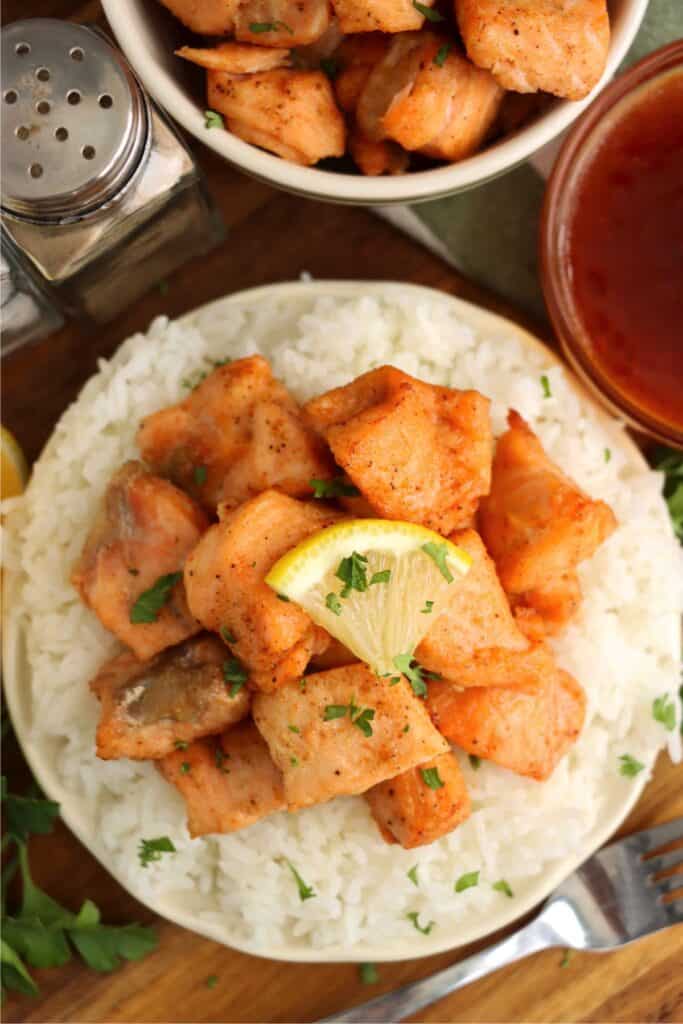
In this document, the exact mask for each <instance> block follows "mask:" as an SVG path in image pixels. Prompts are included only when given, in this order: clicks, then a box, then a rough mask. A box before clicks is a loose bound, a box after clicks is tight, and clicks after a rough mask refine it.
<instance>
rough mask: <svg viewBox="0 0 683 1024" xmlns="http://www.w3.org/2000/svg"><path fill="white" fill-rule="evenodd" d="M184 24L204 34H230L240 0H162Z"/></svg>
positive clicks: (199, 33)
mask: <svg viewBox="0 0 683 1024" xmlns="http://www.w3.org/2000/svg"><path fill="white" fill-rule="evenodd" d="M161 3H162V4H163V5H164V7H167V8H168V10H169V11H170V12H171V14H174V15H175V16H176V18H179V19H180V21H182V23H183V25H185V26H187V28H189V29H191V30H192V31H193V32H196V33H197V34H198V35H204V36H228V35H230V33H231V32H232V31H233V29H234V27H235V14H236V12H237V8H238V7H239V5H240V0H161Z"/></svg>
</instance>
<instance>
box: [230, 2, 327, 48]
mask: <svg viewBox="0 0 683 1024" xmlns="http://www.w3.org/2000/svg"><path fill="white" fill-rule="evenodd" d="M329 25H330V4H329V0H242V2H241V3H240V5H239V7H238V8H237V12H236V14H235V38H236V39H238V40H239V41H240V42H244V43H258V44H259V45H260V46H308V45H309V44H310V43H314V42H315V41H316V40H317V39H320V37H321V36H322V35H324V33H325V32H326V31H327V29H328V28H329Z"/></svg>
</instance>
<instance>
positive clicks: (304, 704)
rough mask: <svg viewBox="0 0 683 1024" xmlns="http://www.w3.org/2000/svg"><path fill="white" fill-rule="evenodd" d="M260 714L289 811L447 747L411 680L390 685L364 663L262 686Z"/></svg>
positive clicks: (256, 707)
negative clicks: (277, 685) (265, 689)
mask: <svg viewBox="0 0 683 1024" xmlns="http://www.w3.org/2000/svg"><path fill="white" fill-rule="evenodd" d="M253 714H254V721H255V722H256V725H257V726H258V728H259V730H260V732H261V735H262V736H263V737H264V739H265V740H266V742H267V744H268V746H269V748H270V753H271V755H272V757H273V760H274V761H275V764H276V765H277V766H278V768H280V770H281V771H282V773H283V775H284V780H285V796H286V798H287V806H288V807H289V809H290V810H296V809H297V808H299V807H308V806H309V805H311V804H318V803H323V802H324V801H326V800H331V799H332V797H335V796H340V795H342V794H353V793H363V792H365V790H367V789H370V787H371V786H374V785H376V784H377V783H379V782H382V781H383V780H384V779H387V778H393V777H394V776H395V775H400V774H401V773H402V772H405V771H408V770H409V769H410V768H414V767H415V766H416V765H419V764H424V762H425V761H428V760H429V759H430V758H432V757H435V756H436V755H437V754H441V753H443V752H444V751H445V750H447V749H448V744H447V743H446V741H445V740H444V739H443V737H442V736H440V735H439V733H438V732H437V730H436V729H435V728H434V726H433V725H432V723H431V721H430V719H429V715H428V714H427V711H426V709H425V706H424V703H423V701H421V700H419V699H418V698H417V697H416V696H415V695H414V694H413V692H412V690H411V688H410V686H409V685H408V683H406V682H405V680H403V679H402V680H400V681H399V682H398V683H396V684H395V685H394V686H391V685H389V681H388V680H386V679H378V678H377V676H376V675H375V674H374V673H373V672H371V671H370V669H369V668H368V667H367V666H366V665H362V664H360V663H356V664H355V665H348V666H346V667H345V668H336V669H331V670H330V671H329V672H319V673H316V674H315V675H310V676H307V677H306V679H305V684H304V686H303V687H302V686H301V685H300V684H299V683H298V682H297V683H293V684H290V685H289V686H285V687H282V688H281V689H279V690H277V691H276V692H275V693H259V694H257V695H256V696H255V697H254V704H253Z"/></svg>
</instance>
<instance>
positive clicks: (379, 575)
mask: <svg viewBox="0 0 683 1024" xmlns="http://www.w3.org/2000/svg"><path fill="white" fill-rule="evenodd" d="M390 582H391V569H382V571H381V572H376V573H373V575H372V576H371V578H370V586H371V587H372V586H374V585H375V583H390Z"/></svg>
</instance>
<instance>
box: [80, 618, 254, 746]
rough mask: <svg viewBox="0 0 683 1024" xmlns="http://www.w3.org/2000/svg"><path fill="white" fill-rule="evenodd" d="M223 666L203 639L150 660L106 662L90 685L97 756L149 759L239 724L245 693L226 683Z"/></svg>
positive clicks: (124, 657)
mask: <svg viewBox="0 0 683 1024" xmlns="http://www.w3.org/2000/svg"><path fill="white" fill-rule="evenodd" d="M225 662H226V650H225V646H224V645H223V644H222V643H221V642H220V640H218V639H216V638H215V637H211V636H206V635H205V636H201V637H195V638H194V639H192V640H187V641H186V642H185V643H184V644H180V646H178V647H172V648H170V649H169V650H167V651H164V652H163V653H162V654H158V655H157V656H156V657H155V658H152V659H151V660H150V661H138V659H137V658H136V657H134V655H132V654H129V653H127V652H126V653H125V654H120V655H119V656H118V657H117V658H113V659H112V660H111V661H108V662H107V663H106V665H103V666H102V668H101V669H100V671H99V672H98V673H97V675H96V676H95V678H94V679H93V680H92V682H91V683H90V689H91V690H92V691H93V693H95V694H96V695H97V697H98V698H99V701H100V704H101V706H102V712H101V716H100V723H99V725H98V727H97V756H98V757H102V758H104V759H110V758H119V757H128V758H132V759H133V760H148V759H151V760H155V759H157V758H160V757H165V756H166V754H170V753H171V751H172V750H174V748H176V747H177V746H182V745H187V744H188V743H189V742H191V741H192V740H195V739H197V738H198V737H200V736H209V735H211V734H212V733H218V732H222V731H223V730H224V729H227V728H229V727H230V726H231V725H234V724H235V723H236V722H239V721H240V719H242V718H244V717H245V715H247V714H248V713H249V704H250V696H249V691H248V690H247V689H246V687H241V688H240V689H239V690H235V689H234V687H232V686H230V684H228V685H226V682H225V678H224V675H223V665H224V664H225Z"/></svg>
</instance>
